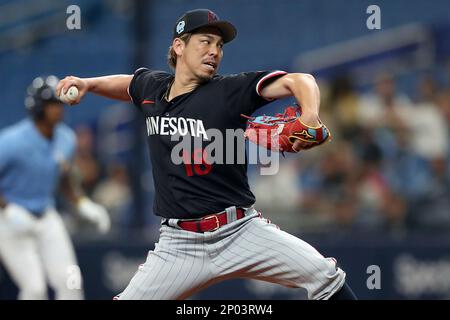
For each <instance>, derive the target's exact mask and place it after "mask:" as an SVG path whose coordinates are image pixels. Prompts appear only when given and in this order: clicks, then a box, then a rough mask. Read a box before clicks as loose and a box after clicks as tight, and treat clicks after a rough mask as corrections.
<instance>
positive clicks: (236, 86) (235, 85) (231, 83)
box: [226, 70, 287, 115]
mask: <svg viewBox="0 0 450 320" xmlns="http://www.w3.org/2000/svg"><path fill="white" fill-rule="evenodd" d="M285 74H287V72H285V71H279V70H278V71H257V72H244V73H240V74H237V75H233V76H230V77H229V79H228V83H227V88H228V91H227V95H228V97H226V98H227V100H229V101H231V103H232V105H233V106H236V107H237V108H238V109H239V110H238V111H239V112H240V113H243V114H246V115H250V114H252V113H253V112H255V111H256V110H257V109H259V108H261V107H262V106H264V105H266V104H268V103H270V102H271V101H273V100H267V99H265V98H263V97H262V96H261V90H262V89H263V88H264V86H266V85H268V84H269V83H271V82H272V81H274V80H276V79H278V78H279V77H282V76H284V75H285Z"/></svg>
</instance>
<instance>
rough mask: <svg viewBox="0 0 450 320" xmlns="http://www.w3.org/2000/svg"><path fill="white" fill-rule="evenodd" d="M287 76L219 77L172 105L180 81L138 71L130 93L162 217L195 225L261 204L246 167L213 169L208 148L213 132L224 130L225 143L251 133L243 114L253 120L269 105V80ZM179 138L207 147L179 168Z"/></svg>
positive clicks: (192, 152)
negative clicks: (265, 94) (231, 132)
mask: <svg viewBox="0 0 450 320" xmlns="http://www.w3.org/2000/svg"><path fill="white" fill-rule="evenodd" d="M284 74H286V73H285V72H283V71H274V72H267V71H259V72H247V73H240V74H235V75H229V76H219V75H216V76H214V77H213V78H212V79H211V80H210V81H208V82H205V83H203V84H201V85H199V86H197V87H196V88H195V89H194V90H193V91H191V92H188V93H185V94H182V95H179V96H177V97H175V98H174V99H172V100H171V101H170V102H168V101H167V100H166V94H167V92H168V90H169V88H170V86H171V84H172V81H173V80H174V75H173V74H170V73H166V72H162V71H151V70H148V69H145V68H141V69H138V70H136V72H135V74H134V77H133V79H132V81H131V83H130V87H129V89H128V90H129V94H130V97H131V98H132V100H133V103H134V104H135V105H136V106H137V107H138V108H139V110H140V111H141V112H142V115H143V116H144V117H145V123H146V126H147V131H146V132H147V140H148V146H149V148H150V158H151V161H152V169H153V177H154V183H155V191H156V194H155V202H154V212H155V214H156V215H158V216H162V217H165V218H177V219H192V218H199V217H202V216H205V215H208V214H211V213H217V212H220V211H223V210H224V208H226V207H230V206H233V205H236V206H249V205H252V204H253V203H254V202H255V197H254V195H253V193H252V192H251V191H250V187H249V185H248V179H247V164H246V163H240V164H239V163H233V164H226V163H224V164H219V163H212V164H211V163H208V161H207V155H205V154H204V151H205V149H204V148H205V147H206V146H207V145H208V143H211V139H210V137H208V130H209V129H217V130H220V132H222V133H223V137H225V132H226V130H227V129H242V130H245V127H246V120H245V119H244V118H243V117H242V116H241V114H245V115H251V114H252V113H253V112H254V111H255V110H256V109H258V108H260V107H262V106H263V105H265V104H267V103H269V102H270V101H268V100H265V99H264V98H262V97H261V96H260V95H259V90H261V88H262V87H263V85H265V84H267V83H268V81H267V80H269V79H270V80H273V79H275V78H277V77H279V76H282V75H284ZM175 135H178V136H183V137H189V138H192V139H193V140H195V139H200V140H202V143H203V144H202V146H201V147H200V148H195V146H196V144H195V143H194V142H192V144H191V146H192V148H190V149H187V150H184V151H180V152H179V154H178V155H179V158H182V159H183V161H181V162H180V163H179V164H175V163H174V162H173V161H172V150H173V148H174V147H175V146H176V145H177V144H178V143H179V142H180V141H181V140H179V141H171V137H172V136H175ZM227 143H229V142H227ZM224 144H225V138H224ZM234 150H236V148H234ZM202 157H204V158H202ZM196 160H197V161H196ZM198 160H200V161H201V162H199V161H198ZM203 160H204V161H203Z"/></svg>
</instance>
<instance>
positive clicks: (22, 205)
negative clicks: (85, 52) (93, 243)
mask: <svg viewBox="0 0 450 320" xmlns="http://www.w3.org/2000/svg"><path fill="white" fill-rule="evenodd" d="M57 83H58V79H57V78H56V77H55V76H49V77H46V78H44V77H38V78H36V79H34V80H33V82H32V84H31V85H30V87H29V88H28V91H27V98H26V99H25V105H26V107H27V109H28V111H29V113H30V117H29V118H27V119H24V120H22V121H20V122H18V123H16V124H14V125H12V126H10V127H8V128H5V129H3V130H1V131H0V260H1V261H2V262H3V264H4V265H5V267H6V269H7V270H8V272H9V273H10V275H11V277H12V279H13V281H14V282H15V283H16V285H17V286H18V288H19V299H46V298H47V297H48V296H47V279H48V283H49V284H50V286H51V287H52V289H54V291H55V298H56V299H82V298H83V289H82V285H81V283H82V281H81V273H80V270H79V267H78V265H77V261H76V257H75V253H74V249H73V246H72V243H71V241H70V237H69V235H68V233H67V231H66V229H65V227H64V224H63V222H62V219H61V218H60V216H59V214H58V213H57V212H56V210H55V194H56V192H57V191H58V190H60V191H61V192H62V193H63V195H65V196H66V198H67V199H68V200H69V201H70V202H72V203H73V204H74V205H76V207H77V209H78V210H77V211H78V212H79V213H80V215H81V216H82V217H84V218H85V219H87V220H89V221H90V222H92V223H95V224H96V226H97V227H98V229H99V231H100V232H102V233H104V232H107V231H108V230H109V227H110V219H109V216H108V214H107V212H106V210H105V209H104V208H103V207H102V206H100V205H98V204H96V203H94V202H92V201H91V200H90V199H88V198H87V197H86V196H84V195H83V193H82V191H81V189H80V188H78V187H77V184H76V183H75V180H74V179H73V174H72V172H73V170H72V165H71V161H72V157H73V155H74V152H75V145H76V138H75V134H74V132H73V131H72V129H70V128H69V127H68V126H67V125H65V124H63V123H62V122H61V121H62V118H63V114H64V109H63V103H62V102H61V101H60V100H59V99H58V98H57V96H56V92H55V88H56V85H57Z"/></svg>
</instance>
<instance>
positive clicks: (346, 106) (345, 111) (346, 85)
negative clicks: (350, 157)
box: [326, 75, 359, 139]
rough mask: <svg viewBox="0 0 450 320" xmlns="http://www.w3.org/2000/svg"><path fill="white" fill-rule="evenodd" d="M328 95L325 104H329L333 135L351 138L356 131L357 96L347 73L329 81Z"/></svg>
mask: <svg viewBox="0 0 450 320" xmlns="http://www.w3.org/2000/svg"><path fill="white" fill-rule="evenodd" d="M330 91H331V92H330V95H329V97H328V101H327V102H326V104H329V105H331V109H332V115H333V116H332V119H333V122H334V123H333V128H334V129H335V131H334V132H335V136H338V135H341V136H342V138H344V139H353V138H354V137H355V136H356V135H357V132H358V129H359V122H358V108H359V97H358V95H357V94H356V92H355V90H354V88H353V84H352V80H351V78H350V76H348V75H342V76H339V77H337V78H335V79H334V80H333V81H332V83H331V89H330ZM330 125H331V124H330Z"/></svg>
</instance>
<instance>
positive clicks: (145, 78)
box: [128, 68, 171, 109]
mask: <svg viewBox="0 0 450 320" xmlns="http://www.w3.org/2000/svg"><path fill="white" fill-rule="evenodd" d="M170 76H171V75H170V74H169V73H167V72H163V71H154V70H149V69H147V68H139V69H137V70H136V71H135V72H134V75H133V78H132V79H131V82H130V85H129V87H128V94H129V96H130V98H131V100H132V101H133V104H134V105H135V106H136V107H138V108H139V109H140V108H141V103H142V101H143V100H144V99H146V98H148V96H151V95H152V94H155V93H156V92H157V90H158V88H159V87H160V85H161V84H162V83H163V82H164V81H165V80H166V79H167V78H168V77H170Z"/></svg>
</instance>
